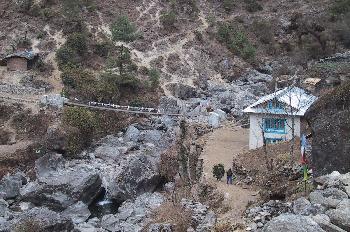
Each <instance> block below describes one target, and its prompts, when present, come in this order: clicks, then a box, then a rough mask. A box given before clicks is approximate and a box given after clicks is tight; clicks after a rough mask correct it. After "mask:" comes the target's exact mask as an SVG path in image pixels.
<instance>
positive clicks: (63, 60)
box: [56, 46, 81, 70]
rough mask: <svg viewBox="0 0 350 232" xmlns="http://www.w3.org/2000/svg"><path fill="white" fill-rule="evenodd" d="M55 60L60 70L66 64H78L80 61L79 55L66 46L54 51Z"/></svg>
mask: <svg viewBox="0 0 350 232" xmlns="http://www.w3.org/2000/svg"><path fill="white" fill-rule="evenodd" d="M56 61H57V64H58V67H59V68H60V69H61V70H62V69H64V68H65V67H67V66H69V67H74V66H78V65H79V63H80V61H81V57H80V56H79V55H78V54H77V53H76V51H74V50H73V49H71V48H69V47H67V46H62V47H61V48H59V49H58V50H57V52H56Z"/></svg>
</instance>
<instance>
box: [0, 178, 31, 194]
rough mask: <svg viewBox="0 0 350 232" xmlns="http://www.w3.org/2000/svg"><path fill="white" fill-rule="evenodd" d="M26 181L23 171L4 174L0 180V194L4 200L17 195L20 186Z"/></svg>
mask: <svg viewBox="0 0 350 232" xmlns="http://www.w3.org/2000/svg"><path fill="white" fill-rule="evenodd" d="M26 182H27V180H26V178H25V177H24V174H23V173H20V172H18V173H16V174H14V175H8V176H5V177H4V178H3V179H2V180H1V182H0V196H2V197H3V198H4V199H5V200H6V199H11V198H15V197H17V196H18V195H19V192H20V188H21V187H22V185H23V184H25V183H26Z"/></svg>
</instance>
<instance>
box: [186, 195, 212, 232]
mask: <svg viewBox="0 0 350 232" xmlns="http://www.w3.org/2000/svg"><path fill="white" fill-rule="evenodd" d="M181 205H182V206H183V207H184V208H185V209H188V210H191V212H192V226H193V227H195V228H196V230H195V231H196V232H207V231H208V232H209V231H212V229H213V227H214V226H215V223H216V215H215V213H214V212H213V211H211V210H209V207H208V206H206V205H203V204H201V203H199V202H194V201H192V200H187V199H182V200H181Z"/></svg>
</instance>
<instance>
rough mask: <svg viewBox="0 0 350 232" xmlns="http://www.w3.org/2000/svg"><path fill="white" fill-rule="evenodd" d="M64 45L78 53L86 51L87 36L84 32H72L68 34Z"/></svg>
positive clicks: (81, 53)
mask: <svg viewBox="0 0 350 232" xmlns="http://www.w3.org/2000/svg"><path fill="white" fill-rule="evenodd" d="M65 46H67V47H68V48H71V49H72V50H73V51H75V52H77V53H78V54H80V55H83V54H85V53H86V50H87V38H86V34H84V33H73V34H71V35H69V36H68V38H67V41H66V44H65Z"/></svg>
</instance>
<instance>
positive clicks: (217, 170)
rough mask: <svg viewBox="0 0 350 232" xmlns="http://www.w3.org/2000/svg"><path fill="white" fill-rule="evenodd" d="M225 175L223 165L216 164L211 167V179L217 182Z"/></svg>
mask: <svg viewBox="0 0 350 232" xmlns="http://www.w3.org/2000/svg"><path fill="white" fill-rule="evenodd" d="M224 175H225V168H224V165H223V164H217V165H214V167H213V177H215V178H216V179H217V180H221V179H222V177H224Z"/></svg>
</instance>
